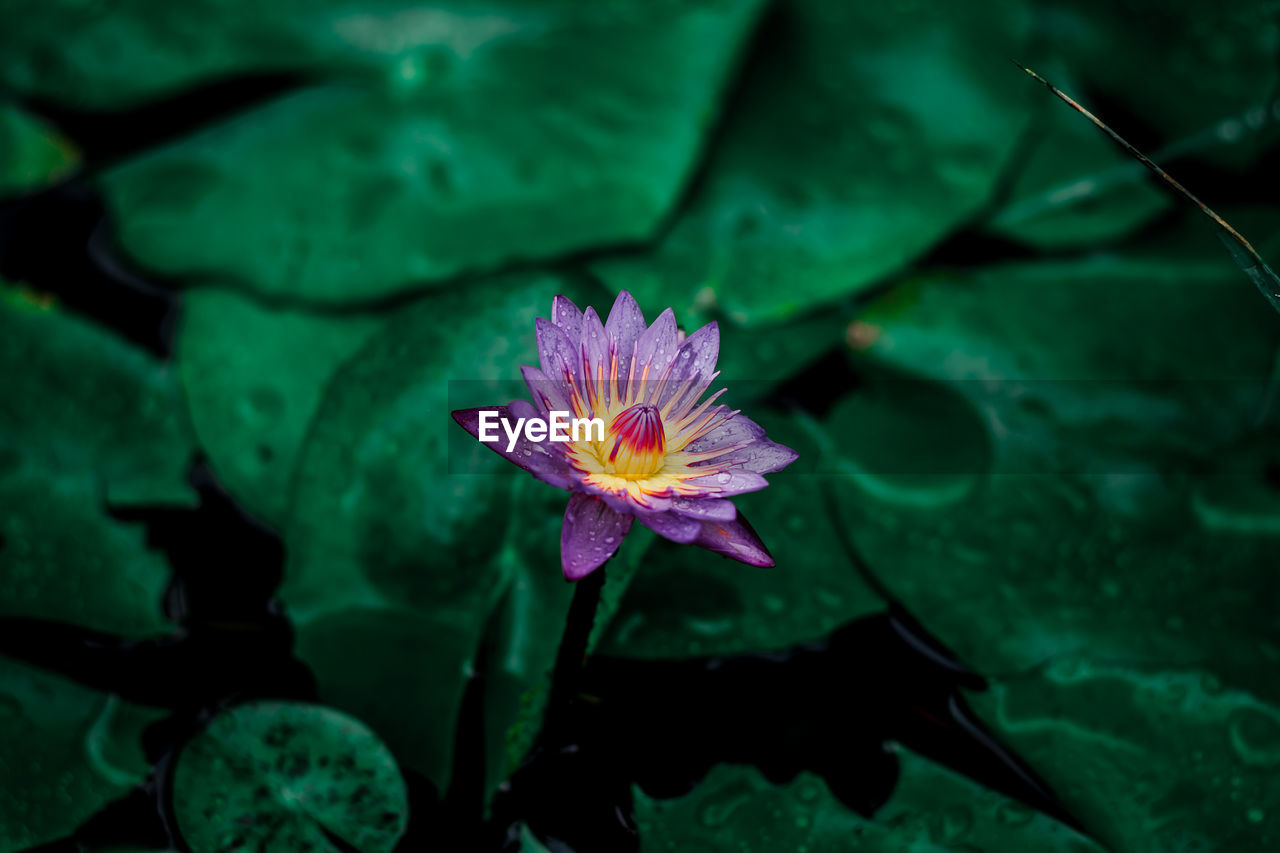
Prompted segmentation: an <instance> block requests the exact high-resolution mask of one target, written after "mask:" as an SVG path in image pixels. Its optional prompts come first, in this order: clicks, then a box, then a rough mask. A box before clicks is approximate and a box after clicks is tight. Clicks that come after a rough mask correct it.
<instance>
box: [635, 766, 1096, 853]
mask: <svg viewBox="0 0 1280 853" xmlns="http://www.w3.org/2000/svg"><path fill="white" fill-rule="evenodd" d="M899 759H900V760H901V762H902V775H901V778H900V780H899V783H898V787H897V789H896V790H895V791H894V794H893V797H892V799H890V801H889V803H888V804H887V805H886V806H885V807H884V808H883V809H882V810H881V811H880V812H878V813H877V814H876V816H875V818H874V819H873V820H868V819H866V818H863V817H861V816H859V815H858V814H856V813H854V812H853V811H850V810H849V809H848V808H846V807H845V806H844V805H842V804H841V803H839V802H838V801H836V800H835V799H834V798H833V797H832V796H831V793H830V792H829V791H828V790H827V788H826V786H825V785H824V784H823V783H822V781H821V780H819V779H816V778H814V777H813V776H810V775H807V774H806V775H802V776H800V777H798V778H797V779H796V780H795V781H793V782H791V783H789V784H786V785H772V784H770V783H769V782H767V781H766V780H765V779H764V778H763V777H762V776H761V775H760V774H759V772H758V771H757V770H755V769H754V768H750V767H733V766H728V765H725V766H721V767H718V768H716V769H715V770H713V771H712V772H711V775H710V776H708V777H707V779H706V780H705V781H704V782H703V783H702V784H701V785H700V786H699V787H698V788H697V789H695V790H694V792H693V793H691V794H689V795H687V796H685V797H682V798H680V799H675V800H655V799H651V798H650V797H648V796H646V795H645V794H644V792H642V791H637V792H636V822H637V824H638V826H639V830H640V837H641V839H642V843H641V847H640V849H641V850H642V851H645V853H649V851H665V850H679V851H681V853H684V851H688V852H689V853H711V851H716V850H725V849H733V850H742V851H744V853H753V851H762V853H763V851H773V850H804V851H807V853H828V851H830V853H836V851H845V850H852V849H857V850H870V851H896V850H986V851H991V852H992V853H1000V851H1010V853H1012V851H1024V850H1046V851H1063V853H1088V851H1099V850H1101V849H1102V848H1100V847H1098V846H1097V845H1095V844H1093V843H1092V842H1090V841H1089V840H1088V839H1087V838H1085V837H1083V836H1081V835H1079V834H1077V833H1076V832H1074V831H1072V830H1071V829H1069V828H1067V827H1065V826H1063V825H1062V824H1059V823H1057V822H1055V821H1053V820H1051V819H1049V818H1047V817H1044V816H1043V815H1038V814H1035V813H1034V812H1032V811H1031V810H1030V809H1027V808H1026V807H1025V806H1023V805H1021V804H1020V803H1018V802H1016V801H1014V800H1010V799H1007V798H1005V797H1002V796H1000V795H998V794H994V793H991V792H990V791H986V790H984V789H982V788H980V787H978V786H976V785H974V784H973V783H972V782H969V781H968V780H966V779H964V778H963V777H960V776H957V775H955V774H953V773H951V772H950V771H947V770H945V769H943V768H940V767H938V766H937V765H935V764H930V763H929V762H927V761H925V760H924V759H922V758H919V757H917V756H915V755H913V754H911V753H909V752H901V753H899Z"/></svg>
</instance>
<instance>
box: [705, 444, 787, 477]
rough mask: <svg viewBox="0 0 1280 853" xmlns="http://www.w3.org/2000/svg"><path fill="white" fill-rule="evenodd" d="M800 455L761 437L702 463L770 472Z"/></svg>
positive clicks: (780, 468) (781, 467)
mask: <svg viewBox="0 0 1280 853" xmlns="http://www.w3.org/2000/svg"><path fill="white" fill-rule="evenodd" d="M799 457H800V454H799V453H796V452H795V451H794V450H792V449H791V448H790V447H787V446H786V445H782V444H778V443H776V442H773V441H769V440H768V439H767V438H761V439H757V440H756V441H753V442H752V443H751V444H748V445H747V446H746V447H739V448H738V449H737V450H731V451H729V452H728V453H726V454H725V455H723V456H717V457H715V458H714V459H712V460H710V461H708V462H703V463H700V464H702V465H706V466H708V467H712V468H716V467H727V466H730V465H733V466H737V467H741V468H745V469H747V470H748V471H754V472H756V473H757V474H768V473H770V472H771V471H781V470H782V469H783V468H786V467H787V466H788V465H790V464H791V463H792V462H795V461H796V459H798V458H799Z"/></svg>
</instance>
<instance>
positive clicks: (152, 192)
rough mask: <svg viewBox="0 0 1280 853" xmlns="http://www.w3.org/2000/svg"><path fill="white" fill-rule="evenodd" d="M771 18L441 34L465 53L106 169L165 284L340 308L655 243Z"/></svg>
mask: <svg viewBox="0 0 1280 853" xmlns="http://www.w3.org/2000/svg"><path fill="white" fill-rule="evenodd" d="M757 6H758V4H757V3H755V2H754V0H730V1H728V2H727V1H726V0H707V2H701V3H698V4H695V5H689V4H653V3H617V4H609V5H600V6H596V5H587V6H584V5H581V4H573V3H566V4H559V5H554V6H543V7H523V6H520V5H516V6H512V7H511V8H509V9H507V10H506V12H507V16H505V17H503V16H499V15H497V14H495V12H496V10H491V9H490V10H486V14H485V15H483V16H481V15H477V14H476V13H472V14H471V15H462V16H461V17H459V18H458V20H457V21H452V20H450V21H446V22H444V23H440V22H437V24H436V25H435V26H438V27H443V28H444V30H445V32H452V33H453V36H454V38H455V39H459V40H461V41H463V42H464V44H462V45H461V46H460V45H457V44H453V45H448V44H444V45H441V44H437V45H435V46H434V47H433V48H431V49H422V50H420V51H418V52H406V53H405V54H404V56H403V57H402V58H401V60H400V61H399V62H397V63H396V64H395V65H394V67H393V68H392V69H391V71H392V72H393V76H391V77H390V78H389V80H388V81H386V82H384V83H383V84H380V85H373V84H365V85H356V84H339V83H333V84H330V85H319V86H311V87H308V88H304V89H301V90H299V91H297V92H295V93H291V94H287V95H285V96H283V97H281V98H279V99H277V100H274V101H272V102H269V103H267V104H265V105H263V106H261V107H258V108H257V109H254V110H250V111H248V112H246V113H243V114H241V115H239V116H237V117H235V118H234V119H232V120H230V121H227V122H225V123H222V124H219V125H216V126H213V127H210V128H208V129H206V130H204V131H202V132H200V133H197V134H195V135H194V136H191V137H189V138H186V139H182V140H179V141H176V142H174V143H173V144H171V145H168V146H165V147H162V148H160V149H158V150H154V151H151V152H148V153H146V154H145V155H143V156H141V157H139V158H138V159H136V160H134V161H132V162H130V163H126V164H124V165H122V166H121V167H120V168H118V169H116V170H114V171H113V172H111V173H110V174H108V175H107V176H106V177H105V180H104V183H103V188H104V191H105V193H106V196H107V200H108V202H109V205H110V208H111V211H112V214H113V219H114V222H115V225H116V228H117V231H118V235H119V239H120V241H121V243H122V244H123V246H124V248H125V250H126V251H127V252H128V254H129V255H130V256H132V258H133V259H134V260H136V261H137V262H138V263H139V264H141V265H142V266H144V267H146V268H148V269H150V270H153V271H155V272H157V273H161V274H164V275H168V276H197V277H201V278H205V277H208V276H211V275H216V276H217V277H218V278H220V279H222V280H225V281H234V282H238V283H240V284H241V285H243V286H244V287H247V288H251V289H253V290H254V291H256V292H258V293H260V294H264V295H267V296H269V297H271V298H273V299H292V300H300V301H307V302H324V303H352V302H368V301H371V300H377V299H381V298H385V297H388V296H390V295H393V294H398V293H404V292H407V291H410V290H413V289H415V288H421V287H422V286H424V284H427V283H431V282H439V281H440V280H442V279H447V278H450V277H453V276H457V275H459V274H464V273H475V272H486V271H491V270H494V269H496V268H498V267H500V266H502V265H504V264H510V263H513V262H524V261H530V260H547V259H552V258H556V257H558V256H561V255H564V254H566V253H570V252H575V251H578V250H581V249H585V248H589V247H594V246H600V245H616V244H618V243H623V242H628V241H635V240H640V239H644V238H646V237H648V236H650V235H651V234H652V233H653V231H654V229H655V228H656V227H657V225H658V224H659V222H660V220H661V219H662V217H663V216H665V215H666V213H667V212H668V210H669V209H670V207H671V205H672V204H673V203H674V202H675V200H676V197H677V195H678V194H679V192H680V191H681V189H682V188H683V186H684V185H685V182H686V180H687V178H688V176H689V174H690V172H691V170H692V168H693V166H694V164H695V162H696V159H697V156H698V154H699V152H700V151H701V148H702V142H703V138H704V135H705V133H706V131H707V130H708V127H709V125H710V122H711V121H712V119H713V118H714V116H715V115H716V113H717V104H718V95H719V93H720V91H721V88H722V87H723V85H724V84H725V81H726V78H727V76H728V74H729V72H730V71H731V69H732V68H733V66H734V62H735V60H736V57H737V54H738V52H739V49H740V47H741V45H742V43H743V42H744V41H745V39H746V37H747V33H748V31H749V28H750V26H751V24H752V23H753V21H754V20H755V14H756V9H757ZM421 13H422V14H431V13H430V11H427V12H421ZM438 14H439V15H442V16H444V17H445V18H451V17H452V16H451V14H450V13H446V12H444V11H442V10H440V11H438ZM369 17H370V18H375V19H376V18H378V16H375V15H370V16H369ZM379 20H380V23H376V24H375V23H374V22H372V21H371V22H370V23H369V26H371V27H375V28H378V27H390V28H391V31H389V32H381V31H379V34H378V35H377V36H376V37H377V38H379V39H383V40H385V39H394V40H396V41H400V40H402V39H403V38H404V37H405V36H404V35H401V34H398V33H397V32H396V30H397V28H396V27H395V26H394V24H393V23H392V22H389V21H388V20H381V19H379ZM455 28H456V29H455ZM553 57H554V59H552V58H553ZM587 83H589V84H590V85H585V84H587ZM547 92H555V93H556V97H555V99H554V100H550V101H549V100H547V99H546V96H545V93H547ZM531 102H537V103H539V104H540V105H541V106H542V108H541V109H539V110H537V111H530V110H529V109H528V106H529V104H530V103H531ZM317 175H323V176H325V177H324V179H323V180H317V179H316V176H317Z"/></svg>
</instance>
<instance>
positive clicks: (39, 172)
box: [0, 101, 79, 198]
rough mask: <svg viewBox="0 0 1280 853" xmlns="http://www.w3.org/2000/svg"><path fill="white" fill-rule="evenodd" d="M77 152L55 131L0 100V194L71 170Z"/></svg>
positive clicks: (48, 181)
mask: <svg viewBox="0 0 1280 853" xmlns="http://www.w3.org/2000/svg"><path fill="white" fill-rule="evenodd" d="M78 160H79V156H78V154H77V152H76V150H75V148H74V147H73V146H72V145H71V144H70V143H69V142H67V140H65V139H63V138H62V137H61V136H60V135H59V134H58V132H57V131H55V130H54V129H53V128H51V127H49V126H48V125H46V124H45V123H44V122H42V121H40V120H39V119H37V118H36V117H34V116H32V115H30V114H28V113H27V112H25V111H23V110H22V109H20V108H19V107H17V106H14V105H13V104H9V103H5V102H4V101H0V198H7V197H9V196H14V195H21V194H22V193H27V192H30V191H32V190H37V189H41V188H43V187H46V186H48V185H49V184H52V183H55V182H56V181H58V180H60V179H62V178H64V177H66V176H67V175H69V174H70V173H71V172H72V171H74V170H75V168H76V164H77V161H78Z"/></svg>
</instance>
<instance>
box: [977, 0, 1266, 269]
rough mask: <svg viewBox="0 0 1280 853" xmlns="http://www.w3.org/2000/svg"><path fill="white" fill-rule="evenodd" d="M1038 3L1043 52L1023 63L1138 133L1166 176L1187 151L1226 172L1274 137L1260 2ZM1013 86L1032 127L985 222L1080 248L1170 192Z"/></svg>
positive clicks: (1106, 143) (1149, 215) (1127, 131)
mask: <svg viewBox="0 0 1280 853" xmlns="http://www.w3.org/2000/svg"><path fill="white" fill-rule="evenodd" d="M1037 14H1038V26H1039V28H1040V29H1041V31H1043V32H1044V33H1046V34H1048V38H1046V39H1045V41H1044V47H1043V50H1042V54H1043V55H1037V56H1033V57H1032V58H1029V59H1026V60H1025V61H1027V62H1029V63H1032V65H1033V67H1034V70H1036V71H1038V72H1040V73H1041V74H1043V75H1045V76H1046V77H1047V78H1048V79H1049V80H1050V81H1052V82H1053V83H1054V84H1055V85H1057V86H1059V87H1060V88H1062V89H1063V90H1064V91H1066V92H1067V94H1069V95H1073V96H1074V97H1075V98H1076V99H1077V100H1079V101H1080V102H1081V103H1082V104H1083V105H1084V106H1085V107H1087V108H1090V109H1092V110H1093V111H1094V112H1096V113H1097V114H1098V115H1099V117H1100V118H1101V119H1102V120H1103V121H1105V122H1107V123H1109V124H1110V125H1111V126H1112V127H1113V128H1114V129H1115V130H1117V131H1118V132H1119V133H1120V134H1121V135H1122V136H1126V137H1132V138H1134V139H1135V140H1137V139H1138V138H1139V137H1141V138H1142V140H1143V144H1144V145H1148V146H1151V147H1150V149H1149V150H1148V151H1147V152H1146V153H1147V154H1149V155H1151V157H1152V158H1153V159H1154V160H1155V161H1156V162H1158V163H1160V165H1162V166H1165V167H1167V168H1171V169H1172V170H1173V171H1174V173H1175V174H1177V172H1178V167H1179V163H1180V162H1181V161H1182V160H1184V159H1188V158H1193V159H1197V160H1202V161H1203V160H1208V161H1210V162H1212V163H1214V164H1216V165H1219V166H1224V167H1227V168H1234V169H1237V170H1239V169H1242V168H1244V167H1247V166H1248V165H1249V164H1251V163H1252V162H1253V161H1255V160H1256V159H1257V157H1258V155H1259V154H1261V153H1262V152H1264V151H1265V150H1266V148H1267V146H1268V145H1273V144H1274V143H1275V141H1276V138H1277V134H1276V131H1275V125H1274V121H1273V119H1272V118H1271V117H1270V116H1269V115H1268V111H1269V109H1270V107H1271V105H1270V103H1269V100H1270V99H1272V98H1274V91H1275V85H1276V82H1277V73H1276V64H1275V56H1276V52H1277V48H1278V46H1280V35H1278V31H1277V26H1276V21H1275V15H1274V10H1273V9H1271V7H1270V6H1268V4H1266V3H1265V2H1245V3H1231V4H1223V5H1220V6H1216V7H1208V6H1205V5H1204V4H1203V3H1195V2H1175V3H1160V4H1158V5H1157V4H1155V3H1136V4H1135V3H1131V4H1126V5H1123V6H1121V5H1117V4H1115V3H1108V2H1102V0H1052V2H1049V3H1046V4H1042V5H1040V6H1039V8H1038V12H1037ZM1138 20H1141V21H1142V25H1141V26H1135V22H1136V21H1138ZM1170 44H1176V45H1177V46H1178V49H1177V50H1172V51H1171V50H1167V49H1166V46H1167V45H1170ZM1156 69H1158V73H1153V71H1155V70H1156ZM1026 88H1027V92H1028V94H1029V95H1030V96H1031V97H1033V98H1036V99H1038V100H1039V101H1040V104H1039V105H1038V106H1037V110H1038V111H1039V112H1040V119H1039V122H1038V125H1039V126H1038V127H1037V128H1036V129H1035V131H1034V133H1033V135H1032V136H1031V138H1030V145H1031V148H1030V150H1029V152H1028V153H1027V155H1026V156H1027V161H1026V164H1025V166H1023V167H1022V168H1021V169H1020V171H1019V172H1018V174H1017V176H1016V177H1015V178H1014V180H1013V182H1012V184H1011V186H1010V189H1009V193H1008V197H1007V198H1006V199H1005V201H1004V203H1003V204H1001V205H1000V207H999V208H998V209H997V210H995V211H994V212H993V214H992V218H991V219H990V221H989V222H988V223H987V225H986V228H987V229H988V230H990V231H992V232H994V233H997V234H1001V235H1003V236H1006V237H1011V238H1013V239H1016V240H1019V241H1021V242H1025V243H1027V244H1029V245H1032V246H1035V247H1037V248H1042V249H1049V250H1057V249H1063V248H1070V247H1082V246H1093V245H1096V244H1097V243H1098V242H1099V241H1104V240H1111V239H1115V238H1117V237H1122V236H1124V235H1126V234H1128V233H1130V232H1132V231H1133V230H1134V229H1136V228H1138V227H1139V226H1141V225H1143V224H1145V223H1147V222H1150V221H1151V220H1152V219H1153V218H1154V217H1155V216H1156V215H1157V214H1159V213H1161V212H1163V211H1164V210H1166V209H1168V207H1169V206H1170V205H1171V204H1172V203H1174V196H1173V194H1172V193H1171V192H1170V191H1169V190H1168V189H1167V188H1164V187H1161V186H1159V185H1158V184H1157V183H1156V182H1155V181H1154V180H1153V179H1152V178H1151V176H1150V174H1149V173H1148V172H1147V170H1146V169H1145V168H1144V167H1143V166H1142V165H1141V164H1139V163H1137V162H1136V161H1134V160H1133V159H1132V158H1131V157H1129V156H1128V155H1127V154H1125V153H1123V152H1122V151H1121V150H1120V149H1119V148H1118V147H1117V146H1116V145H1115V143H1114V142H1112V141H1111V140H1110V139H1107V138H1106V137H1105V136H1104V135H1103V134H1101V133H1100V132H1099V131H1098V129H1097V128H1095V127H1094V126H1093V125H1092V124H1091V123H1090V122H1089V121H1088V120H1087V119H1085V118H1084V117H1083V116H1081V115H1079V114H1078V113H1076V112H1075V111H1073V110H1072V109H1070V108H1069V107H1067V106H1066V105H1065V104H1061V103H1058V102H1056V101H1055V100H1054V98H1053V97H1052V96H1049V95H1047V93H1046V92H1045V91H1044V90H1043V89H1041V88H1040V87H1039V86H1036V85H1034V84H1031V83H1030V81H1027V83H1026ZM1193 191H1195V192H1199V193H1200V194H1201V195H1211V194H1212V193H1211V191H1210V188H1208V187H1201V188H1199V189H1196V188H1193Z"/></svg>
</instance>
